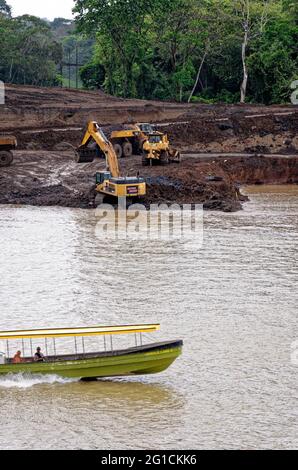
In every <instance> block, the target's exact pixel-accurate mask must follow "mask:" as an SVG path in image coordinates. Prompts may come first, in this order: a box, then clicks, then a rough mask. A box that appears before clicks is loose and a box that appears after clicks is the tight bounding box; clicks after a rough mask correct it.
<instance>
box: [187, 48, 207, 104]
mask: <svg viewBox="0 0 298 470" xmlns="http://www.w3.org/2000/svg"><path fill="white" fill-rule="evenodd" d="M206 57H207V50H206V51H205V52H204V55H203V58H202V60H201V63H200V67H199V70H198V73H197V77H196V81H195V84H194V86H193V89H192V90H191V93H190V95H189V98H188V103H190V101H191V99H192V97H193V94H194V92H195V91H196V88H197V86H198V82H199V79H200V75H201V71H202V67H203V65H204V62H205V59H206Z"/></svg>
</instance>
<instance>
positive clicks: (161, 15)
mask: <svg viewBox="0 0 298 470" xmlns="http://www.w3.org/2000/svg"><path fill="white" fill-rule="evenodd" d="M74 5H75V7H74V12H75V18H76V21H75V24H74V23H73V22H72V21H70V20H65V19H63V18H57V19H56V20H54V21H53V22H47V21H44V20H41V19H39V18H35V17H32V16H28V15H25V16H22V17H19V18H11V14H10V13H11V12H10V8H9V7H8V5H7V3H6V1H5V0H0V79H2V80H4V81H8V82H14V83H30V84H36V85H46V84H49V85H59V84H61V83H63V84H66V85H67V84H69V83H70V84H71V86H74V85H75V70H76V68H75V67H72V68H70V69H68V68H67V66H65V65H64V68H63V67H61V64H65V63H69V62H70V63H73V64H74V63H75V62H76V61H77V62H78V63H79V64H80V79H81V83H82V84H83V86H85V87H86V88H92V89H96V88H102V89H103V90H105V91H106V92H107V93H111V94H114V95H118V96H123V97H137V98H147V99H162V100H177V101H190V102H195V101H199V102H210V103H213V102H220V101H223V102H228V103H233V102H239V101H241V102H244V101H247V102H260V103H268V104H269V103H281V102H289V96H290V94H291V89H290V84H291V82H292V81H294V80H295V79H296V80H297V79H298V59H297V57H298V55H297V48H298V2H297V1H295V0H76V1H74ZM68 70H70V75H68Z"/></svg>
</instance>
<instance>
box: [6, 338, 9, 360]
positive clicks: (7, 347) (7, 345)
mask: <svg viewBox="0 0 298 470" xmlns="http://www.w3.org/2000/svg"><path fill="white" fill-rule="evenodd" d="M6 350H7V359H9V344H8V340H7V341H6Z"/></svg>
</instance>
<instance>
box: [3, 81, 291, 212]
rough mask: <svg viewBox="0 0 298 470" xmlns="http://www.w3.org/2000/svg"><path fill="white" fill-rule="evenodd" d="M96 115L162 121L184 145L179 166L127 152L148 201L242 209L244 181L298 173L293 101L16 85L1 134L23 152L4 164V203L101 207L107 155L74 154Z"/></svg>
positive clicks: (126, 165)
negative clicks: (240, 101)
mask: <svg viewBox="0 0 298 470" xmlns="http://www.w3.org/2000/svg"><path fill="white" fill-rule="evenodd" d="M90 119H92V120H97V121H98V122H99V123H100V124H101V125H103V126H104V128H106V130H107V132H108V130H109V128H108V127H107V126H109V125H113V126H115V125H119V126H122V125H123V124H126V123H131V122H138V121H139V122H140V121H141V122H142V121H143V122H148V121H149V122H154V123H159V127H160V130H164V131H165V132H167V133H168V134H169V136H170V138H171V141H172V143H173V145H174V146H175V147H177V148H178V149H179V150H181V151H182V152H184V154H185V155H184V157H183V160H182V163H181V164H180V165H177V164H172V165H169V166H165V167H159V166H156V167H155V166H153V167H145V168H144V167H142V166H141V158H140V157H133V158H129V159H122V160H121V167H122V172H123V174H124V175H125V174H131V175H132V174H136V173H137V172H139V173H140V174H141V175H142V176H144V177H145V178H146V180H147V184H148V194H147V197H146V203H147V204H150V203H157V202H167V203H173V202H176V203H179V204H181V203H203V204H204V206H205V208H207V209H220V210H224V211H233V210H238V209H239V208H241V200H242V199H243V197H242V196H241V194H240V193H239V189H238V188H239V186H240V185H241V184H256V183H259V184H260V183H297V182H298V174H297V171H298V161H297V160H298V157H297V155H298V141H297V128H298V112H297V108H295V107H294V106H275V107H263V106H249V105H248V106H226V105H218V106H209V105H186V104H177V103H163V102H146V101H142V100H121V99H118V98H114V97H110V96H106V95H104V94H103V93H100V92H84V91H74V90H72V91H70V90H61V89H36V88H33V87H17V86H9V87H8V88H7V90H6V104H5V106H4V107H1V106H0V133H1V132H3V133H8V134H9V133H11V134H14V135H16V137H17V138H18V142H19V151H17V152H16V154H15V161H14V163H13V165H12V166H11V167H10V168H2V169H1V171H0V203H13V204H32V205H61V206H68V207H93V206H94V187H95V185H94V173H95V172H96V171H97V170H100V169H102V168H103V167H104V163H103V162H94V163H92V164H85V165H78V164H76V163H75V162H74V153H73V148H74V147H76V146H77V145H78V144H79V143H80V141H81V139H82V134H83V129H84V126H85V125H86V123H87V121H88V120H90ZM202 152H203V153H204V154H205V155H202V154H201V153H202ZM223 153H224V154H226V155H223ZM232 153H237V154H239V153H240V155H239V156H237V155H232ZM244 153H245V154H246V155H244ZM197 154H201V155H197ZM241 154H243V155H241ZM276 154H278V155H279V156H277V155H276ZM214 177H217V179H218V181H212V179H214Z"/></svg>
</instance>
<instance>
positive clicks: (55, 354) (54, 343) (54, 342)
mask: <svg viewBox="0 0 298 470" xmlns="http://www.w3.org/2000/svg"><path fill="white" fill-rule="evenodd" d="M53 346H54V356H55V359H56V358H57V353H56V341H55V338H53Z"/></svg>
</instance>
